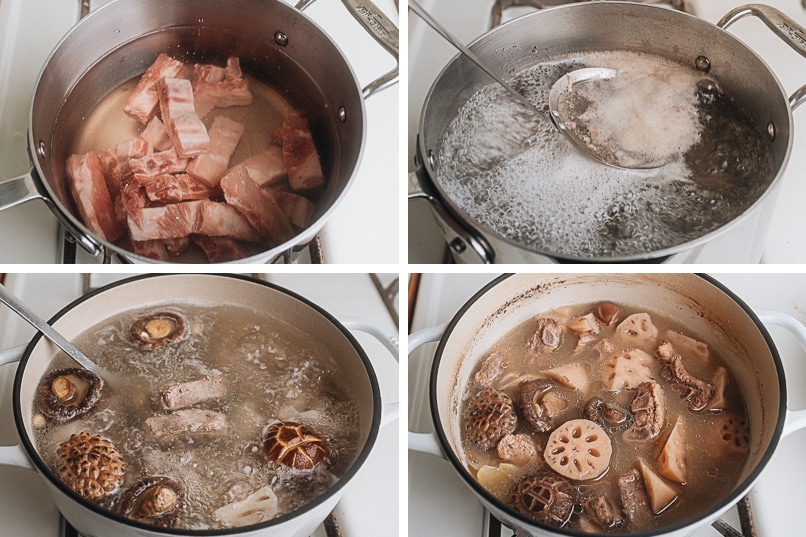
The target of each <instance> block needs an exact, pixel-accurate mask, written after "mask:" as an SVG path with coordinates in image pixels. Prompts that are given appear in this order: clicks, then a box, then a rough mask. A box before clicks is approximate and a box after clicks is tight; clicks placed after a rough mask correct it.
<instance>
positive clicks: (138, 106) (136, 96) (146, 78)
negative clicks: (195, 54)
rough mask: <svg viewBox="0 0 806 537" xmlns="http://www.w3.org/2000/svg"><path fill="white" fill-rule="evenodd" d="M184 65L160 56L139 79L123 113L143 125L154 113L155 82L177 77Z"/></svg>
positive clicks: (155, 101) (155, 104)
mask: <svg viewBox="0 0 806 537" xmlns="http://www.w3.org/2000/svg"><path fill="white" fill-rule="evenodd" d="M184 68H185V64H183V63H182V62H180V61H179V60H174V59H173V58H171V57H170V56H168V55H167V54H160V55H159V56H157V59H156V61H155V62H154V63H153V64H152V65H151V67H149V68H148V71H146V72H145V74H144V75H143V76H142V78H140V82H138V83H137V86H136V87H135V88H134V90H133V91H132V94H131V95H130V96H129V99H128V100H127V101H126V104H125V105H124V106H123V111H124V112H126V113H127V114H129V115H130V116H132V117H133V118H135V119H136V120H137V121H139V122H140V123H142V124H143V125H145V124H146V123H147V122H148V120H149V118H150V117H152V116H153V115H154V114H155V113H156V107H157V102H158V101H159V98H158V97H157V82H159V81H160V79H163V78H165V77H169V78H173V77H176V76H179V74H180V73H181V72H182V70H183V69H184Z"/></svg>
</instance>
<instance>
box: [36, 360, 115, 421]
mask: <svg viewBox="0 0 806 537" xmlns="http://www.w3.org/2000/svg"><path fill="white" fill-rule="evenodd" d="M103 386H104V382H103V380H101V377H99V376H98V375H96V374H95V373H92V372H90V371H87V370H86V369H81V368H77V367H68V368H61V369H54V370H53V371H51V372H50V373H48V374H47V375H45V376H44V377H43V378H42V382H40V384H39V388H38V390H37V399H38V404H39V408H40V410H41V411H42V414H44V415H45V416H47V417H48V418H50V419H52V420H55V421H57V422H59V423H65V422H68V421H70V420H73V419H75V418H77V417H79V416H83V415H84V414H86V413H87V412H89V411H90V410H92V408H93V407H94V406H95V403H97V402H98V400H99V399H100V398H101V390H102V389H103Z"/></svg>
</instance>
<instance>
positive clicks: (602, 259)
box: [416, 0, 794, 263]
mask: <svg viewBox="0 0 806 537" xmlns="http://www.w3.org/2000/svg"><path fill="white" fill-rule="evenodd" d="M616 8H622V9H632V10H635V11H636V12H640V11H642V10H646V11H647V13H651V12H652V10H663V12H664V13H665V14H667V15H668V16H673V17H675V16H677V17H681V18H684V17H688V18H689V20H694V21H696V22H695V24H699V23H704V24H707V25H708V26H711V27H712V28H711V31H718V32H724V33H725V34H726V35H728V36H729V38H730V39H731V40H732V41H733V43H734V45H735V46H740V47H741V48H743V49H745V50H746V51H747V52H749V53H750V54H752V55H753V56H755V57H756V58H757V59H758V60H759V62H761V64H762V65H763V66H764V67H766V69H767V73H768V74H769V75H770V76H771V77H772V80H773V81H774V82H775V84H776V85H777V86H778V89H779V93H780V97H781V98H782V99H783V100H784V101H785V102H786V103H787V106H786V110H787V122H788V124H789V127H790V135H789V137H788V140H787V147H786V152H785V153H784V157H783V159H782V161H781V165H780V166H779V168H778V170H777V172H776V174H775V177H773V179H772V181H770V184H769V185H767V188H766V189H765V190H764V192H762V193H761V194H760V195H759V196H758V197H757V198H756V200H755V201H754V202H753V203H752V204H750V205H749V206H748V207H747V208H746V209H745V210H744V211H743V212H742V213H741V214H739V215H737V216H736V217H735V218H733V219H732V220H730V221H729V222H726V223H725V224H723V225H722V226H720V227H718V228H716V229H714V230H713V231H710V232H709V233H706V234H705V235H702V236H700V237H697V238H695V239H692V240H690V241H688V242H684V243H681V244H677V245H674V246H670V247H668V248H663V249H660V250H654V251H652V252H641V253H637V254H631V255H621V256H611V257H606V256H596V257H576V256H569V255H564V254H559V253H553V252H550V251H544V250H539V249H533V248H530V247H528V246H526V245H524V244H520V243H518V242H517V241H514V240H512V239H509V238H507V237H504V236H502V235H501V234H500V233H498V232H497V231H495V230H493V229H491V228H490V227H488V226H487V225H486V224H483V223H481V222H479V221H477V220H476V219H475V218H473V217H471V216H470V215H468V214H467V213H466V212H465V211H464V210H463V209H462V208H461V207H459V206H458V205H457V204H456V203H455V202H454V201H453V199H452V198H451V197H450V196H448V195H447V194H446V193H445V191H444V189H443V188H442V185H441V184H440V183H439V182H438V181H437V180H436V178H437V174H436V172H435V171H434V167H433V166H432V165H431V159H430V158H428V157H427V155H428V148H427V147H426V144H425V139H424V138H425V137H424V136H423V133H424V132H425V124H426V121H427V118H426V109H427V108H428V106H429V104H430V103H431V97H432V95H433V94H434V91H435V90H436V87H437V85H438V84H439V82H440V81H441V80H442V79H443V77H444V75H445V72H446V71H447V70H448V69H449V68H450V67H451V66H452V65H453V64H454V63H455V62H456V61H458V60H459V59H460V57H461V54H456V55H455V56H454V57H453V58H451V59H450V60H449V61H448V63H447V64H446V65H445V67H443V68H442V70H441V71H440V72H439V74H438V75H437V77H436V78H435V79H434V82H433V83H432V84H431V87H430V88H429V90H428V93H427V94H426V97H425V100H424V101H423V107H422V110H421V112H420V122H419V130H418V133H419V135H418V141H417V144H416V151H417V153H418V155H419V159H418V160H419V162H421V163H422V164H421V165H422V166H423V168H424V169H425V172H426V175H427V176H428V179H429V181H430V183H431V185H433V187H434V188H435V190H436V191H437V192H438V193H439V200H440V202H441V203H442V204H443V205H445V207H446V208H447V209H448V211H449V212H451V213H452V214H453V215H455V217H456V218H458V219H459V221H460V222H461V223H462V224H463V225H464V226H466V227H469V228H471V229H473V230H476V231H477V232H481V233H482V234H489V235H492V236H494V237H495V238H496V240H499V241H501V242H503V243H506V244H507V245H510V246H512V247H513V248H515V249H518V250H526V251H528V252H530V253H534V254H537V255H543V256H546V257H549V258H551V259H557V260H559V261H561V262H563V263H640V262H647V261H649V262H652V260H656V259H658V260H662V259H665V258H667V257H670V256H672V255H674V254H677V253H680V252H684V251H687V250H692V249H694V248H697V247H698V246H701V245H703V244H706V243H708V242H710V241H712V240H713V239H714V238H716V237H718V236H720V235H722V234H723V233H726V232H727V231H730V230H731V229H732V228H733V227H735V226H737V225H739V224H740V223H741V222H742V221H744V220H745V219H747V218H748V217H749V216H750V214H751V213H752V212H754V211H755V210H756V209H757V208H758V207H759V206H760V205H761V204H762V202H764V201H766V198H768V197H769V196H770V195H771V193H772V192H774V191H775V190H776V187H777V185H778V184H779V183H780V182H781V178H782V177H783V175H784V171H785V170H786V166H787V164H788V163H789V157H790V155H791V154H792V147H793V143H794V141H793V138H794V136H793V134H792V129H791V127H792V124H793V122H794V119H793V116H792V108H791V107H790V106H789V104H788V101H789V100H788V97H787V95H786V92H785V91H784V88H783V86H782V84H781V81H780V80H779V79H778V77H777V76H776V74H775V72H774V71H773V70H772V69H771V68H770V66H769V65H768V64H767V62H766V61H764V59H763V58H762V57H761V56H759V55H758V53H756V52H755V51H754V50H753V49H752V48H750V46H748V45H746V44H745V43H744V42H742V41H741V40H740V39H739V38H738V37H736V36H735V35H734V34H732V33H731V32H728V31H727V30H725V29H723V28H719V27H718V26H716V25H715V24H713V23H711V22H710V21H706V20H704V19H701V18H699V17H697V16H695V15H692V14H691V13H686V12H682V11H676V10H669V9H668V8H665V7H662V6H659V5H655V4H643V3H636V2H629V1H624V0H618V1H609V2H606V3H604V2H585V3H575V4H562V5H557V6H550V7H546V8H544V9H541V10H539V11H535V12H533V13H527V14H525V15H522V16H520V17H517V18H515V19H512V20H510V21H507V22H505V23H504V24H501V25H500V26H496V27H495V28H492V29H490V30H488V31H486V32H485V33H483V34H482V35H480V36H479V37H477V38H476V39H474V40H473V41H472V42H471V43H470V44H469V45H467V48H469V49H471V50H472V49H473V47H474V46H475V45H477V44H478V43H480V42H481V41H483V40H485V39H486V38H487V36H489V35H490V34H492V33H493V32H497V31H499V29H500V31H501V32H506V31H507V30H505V28H507V26H509V25H512V24H514V23H516V21H519V20H522V19H526V18H529V17H538V16H540V14H541V13H547V12H553V11H559V10H574V9H577V10H582V9H610V10H612V9H616ZM681 24H682V23H681ZM510 33H511V34H512V35H516V33H514V32H510ZM536 65H537V64H536ZM454 117H455V116H454Z"/></svg>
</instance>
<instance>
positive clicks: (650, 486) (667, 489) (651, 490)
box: [638, 460, 678, 515]
mask: <svg viewBox="0 0 806 537" xmlns="http://www.w3.org/2000/svg"><path fill="white" fill-rule="evenodd" d="M638 468H639V469H640V470H641V475H642V476H643V478H644V486H645V487H646V491H647V493H648V494H649V503H650V505H651V507H652V512H654V513H655V514H656V515H657V514H659V513H660V512H661V511H663V510H664V509H666V508H667V507H669V506H670V505H671V504H672V502H674V501H675V500H676V499H677V496H678V494H677V491H676V490H675V489H674V488H673V487H672V486H671V485H669V484H668V483H667V482H666V481H664V480H663V478H662V477H661V476H659V475H658V474H656V473H655V472H653V471H652V469H651V468H650V467H649V465H647V463H646V462H644V461H643V460H639V461H638Z"/></svg>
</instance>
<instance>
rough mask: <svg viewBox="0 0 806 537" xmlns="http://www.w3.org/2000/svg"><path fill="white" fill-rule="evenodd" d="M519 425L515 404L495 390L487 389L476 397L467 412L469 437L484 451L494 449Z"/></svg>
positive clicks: (502, 393)
mask: <svg viewBox="0 0 806 537" xmlns="http://www.w3.org/2000/svg"><path fill="white" fill-rule="evenodd" d="M517 425H518V417H517V416H516V415H515V404H514V403H513V402H512V399H511V398H510V397H509V396H508V395H507V394H506V393H504V392H502V391H501V390H496V389H495V388H485V389H484V390H481V391H480V392H479V393H477V394H476V395H474V396H473V397H472V398H471V399H470V402H469V403H468V405H467V409H466V410H465V432H466V433H467V437H468V439H469V440H470V441H471V442H473V443H474V444H476V445H477V446H479V447H480V448H482V449H490V448H491V447H494V446H495V445H496V444H497V443H498V441H499V440H501V438H503V437H504V435H506V434H509V433H511V432H513V431H514V430H515V427H516V426H517Z"/></svg>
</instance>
